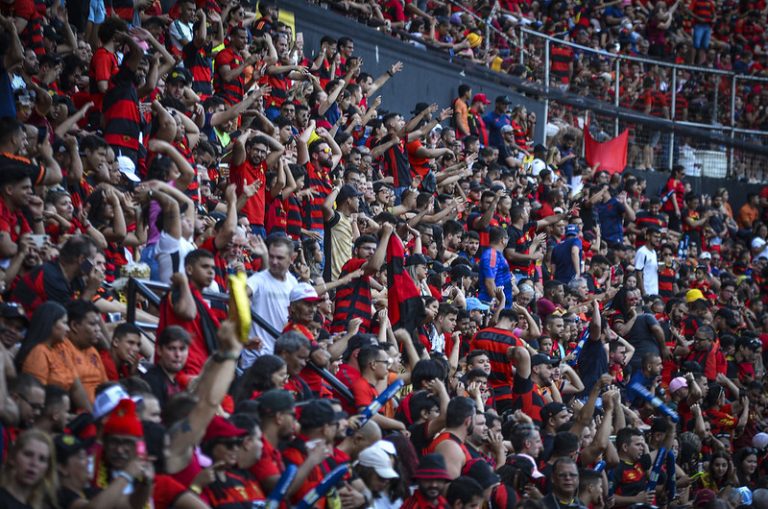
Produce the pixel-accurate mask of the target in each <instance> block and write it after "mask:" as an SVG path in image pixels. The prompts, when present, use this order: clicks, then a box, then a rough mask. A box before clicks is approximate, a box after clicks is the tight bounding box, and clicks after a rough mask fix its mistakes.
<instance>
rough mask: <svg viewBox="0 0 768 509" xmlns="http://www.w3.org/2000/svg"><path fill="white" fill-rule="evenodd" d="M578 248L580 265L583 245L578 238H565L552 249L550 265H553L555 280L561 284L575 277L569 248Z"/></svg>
mask: <svg viewBox="0 0 768 509" xmlns="http://www.w3.org/2000/svg"><path fill="white" fill-rule="evenodd" d="M573 246H576V247H578V248H579V263H581V254H582V247H583V244H582V242H581V239H580V238H578V237H566V239H565V240H564V241H562V242H561V243H559V244H558V245H556V246H555V247H554V249H552V263H554V264H555V279H557V280H558V281H560V282H561V283H564V284H568V283H569V282H570V281H571V279H573V278H574V277H576V269H574V268H573V260H572V259H571V248H572V247H573Z"/></svg>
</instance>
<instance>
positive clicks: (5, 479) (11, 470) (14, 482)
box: [0, 429, 58, 509]
mask: <svg viewBox="0 0 768 509" xmlns="http://www.w3.org/2000/svg"><path fill="white" fill-rule="evenodd" d="M53 457H54V453H53V442H51V437H49V436H48V434H47V433H45V432H44V431H40V430H37V429H30V430H27V431H24V432H23V433H22V434H21V435H19V436H18V437H17V438H16V441H15V442H14V443H13V444H12V445H11V449H10V450H9V451H8V458H7V459H6V462H5V465H3V470H2V472H0V500H4V501H6V502H5V503H4V504H2V505H3V506H4V507H15V508H20V507H25V508H29V509H44V507H46V505H48V504H55V501H56V492H55V489H56V485H57V484H58V480H57V475H56V466H55V465H54V459H53Z"/></svg>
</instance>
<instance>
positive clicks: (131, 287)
mask: <svg viewBox="0 0 768 509" xmlns="http://www.w3.org/2000/svg"><path fill="white" fill-rule="evenodd" d="M170 289H171V287H170V285H167V284H164V283H159V282H157V281H151V280H148V279H136V278H133V277H132V278H129V279H128V284H127V286H126V289H125V295H126V300H127V302H126V305H127V307H128V313H127V317H126V321H127V322H128V323H132V324H134V325H136V326H137V327H139V328H140V329H142V331H143V332H144V331H147V330H156V329H157V325H155V324H151V323H145V322H139V321H136V305H137V304H138V296H139V295H141V296H142V297H144V298H145V299H147V300H148V301H149V302H150V304H152V305H153V306H155V307H160V301H161V300H162V297H161V295H162V294H166V293H167V292H168V291H170ZM202 295H203V297H204V298H205V299H206V300H208V301H210V302H214V301H216V302H220V303H228V302H229V294H228V293H219V292H211V291H208V290H204V291H203V292H202ZM251 320H253V321H254V322H255V323H256V324H258V325H259V327H261V328H262V329H264V330H265V331H266V332H267V333H268V334H269V335H270V336H272V337H273V338H277V337H278V336H279V335H280V332H279V331H278V330H277V329H275V328H274V327H272V325H271V324H269V323H268V322H267V321H266V320H264V318H263V317H261V316H260V315H257V314H256V313H254V312H253V310H251ZM147 337H148V338H149V339H150V340H152V338H151V337H150V336H148V335H147ZM307 366H309V367H310V368H311V369H312V370H314V371H315V372H316V373H318V374H319V375H320V376H321V377H322V378H323V379H324V380H325V381H326V382H328V384H329V385H330V386H331V387H332V388H333V390H334V391H335V392H336V393H337V394H339V395H340V396H341V397H342V398H343V399H345V400H346V401H347V402H349V403H354V401H355V398H354V396H353V395H352V392H351V391H350V390H349V388H348V387H347V386H346V385H344V384H343V383H342V382H341V381H340V380H339V379H338V378H336V377H335V376H334V375H333V373H331V372H330V371H328V370H327V369H325V368H321V367H319V366H318V365H316V364H315V363H314V362H312V361H308V362H307Z"/></svg>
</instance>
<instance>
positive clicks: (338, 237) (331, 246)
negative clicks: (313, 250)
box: [323, 184, 361, 281]
mask: <svg viewBox="0 0 768 509" xmlns="http://www.w3.org/2000/svg"><path fill="white" fill-rule="evenodd" d="M360 196H361V193H360V192H359V191H358V190H357V189H356V188H355V187H354V186H353V185H351V184H345V185H343V186H340V187H339V186H336V187H334V188H333V190H332V191H331V192H330V194H329V195H328V196H327V197H326V199H325V201H324V202H323V221H324V223H325V231H324V233H323V238H327V239H330V241H329V242H326V243H325V253H324V256H325V273H324V275H323V277H324V278H325V280H326V281H336V280H337V279H338V278H339V273H340V272H341V269H342V267H343V266H344V264H346V263H347V262H348V261H349V259H350V258H351V256H352V247H353V245H354V242H355V239H357V238H359V237H360V231H359V229H358V225H357V215H358V212H359V211H360ZM334 203H335V205H336V208H335V209H334Z"/></svg>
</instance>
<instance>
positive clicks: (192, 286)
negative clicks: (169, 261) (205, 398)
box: [157, 249, 220, 375]
mask: <svg viewBox="0 0 768 509" xmlns="http://www.w3.org/2000/svg"><path fill="white" fill-rule="evenodd" d="M214 266H215V262H214V259H213V255H212V254H211V252H210V251H206V250H204V249H195V250H194V251H192V252H191V253H189V254H188V255H187V257H186V258H185V259H184V270H185V272H186V273H185V274H182V273H181V272H177V273H175V274H174V275H173V276H172V277H171V291H170V292H169V293H168V294H167V295H166V296H165V297H163V299H162V300H161V301H160V322H159V324H158V327H157V328H158V330H163V329H165V327H167V326H168V325H179V326H181V327H182V328H183V329H184V330H186V331H187V332H188V333H189V335H190V337H191V338H192V341H191V343H190V346H189V358H188V359H187V363H186V365H185V366H184V368H183V369H182V371H183V372H184V373H186V374H188V375H197V374H199V373H200V371H201V370H202V368H203V364H205V361H206V359H208V357H209V356H210V355H211V354H213V352H214V351H215V350H216V331H217V330H218V328H219V325H220V324H219V321H218V320H217V319H216V317H215V316H214V315H213V313H212V312H211V308H210V307H209V306H208V304H207V303H206V302H205V300H203V294H202V293H201V292H202V291H203V290H204V289H206V288H208V287H209V286H211V283H212V282H213V276H214Z"/></svg>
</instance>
